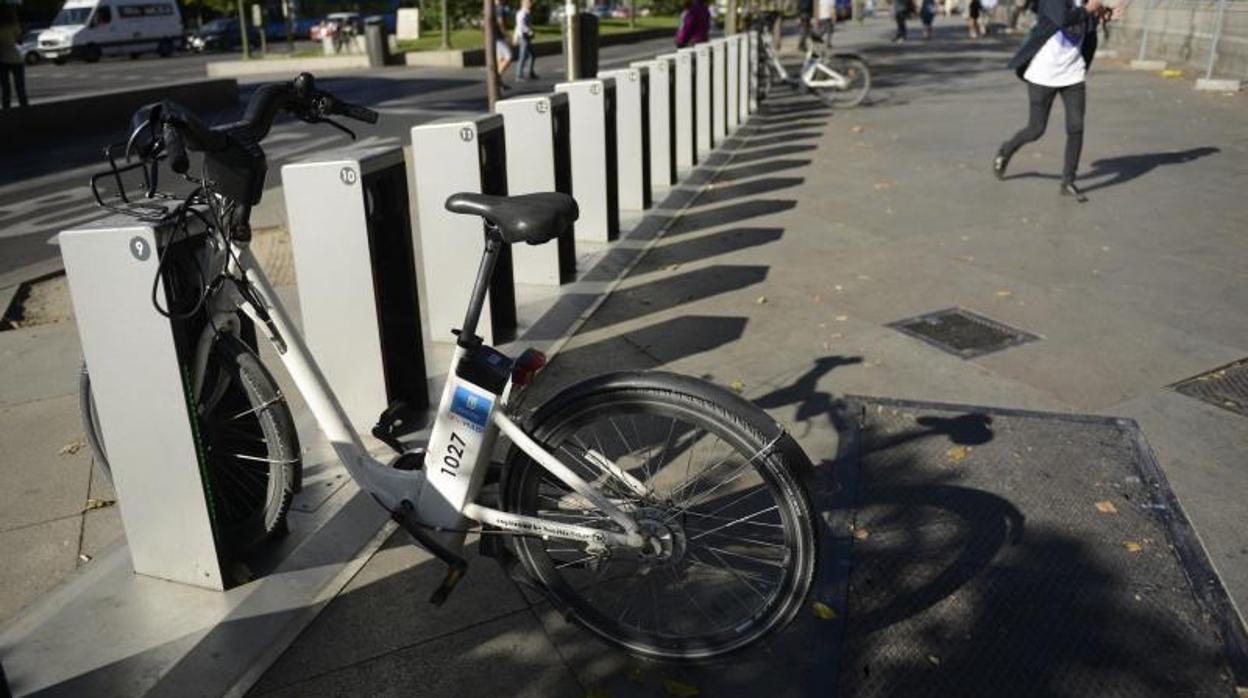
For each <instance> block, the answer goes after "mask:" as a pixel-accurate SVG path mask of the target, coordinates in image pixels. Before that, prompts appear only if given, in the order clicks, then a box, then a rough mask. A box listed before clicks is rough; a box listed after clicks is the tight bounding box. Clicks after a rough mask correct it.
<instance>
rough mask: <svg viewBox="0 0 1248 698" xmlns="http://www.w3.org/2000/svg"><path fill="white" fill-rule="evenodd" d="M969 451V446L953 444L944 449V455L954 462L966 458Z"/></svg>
mask: <svg viewBox="0 0 1248 698" xmlns="http://www.w3.org/2000/svg"><path fill="white" fill-rule="evenodd" d="M970 452H971V447H970V446H954V447H953V448H951V449H949V450H948V451H945V457H946V458H948V459H949V460H951V461H953V462H954V463H957V462H958V461H961V460H966V456H967V454H968V453H970Z"/></svg>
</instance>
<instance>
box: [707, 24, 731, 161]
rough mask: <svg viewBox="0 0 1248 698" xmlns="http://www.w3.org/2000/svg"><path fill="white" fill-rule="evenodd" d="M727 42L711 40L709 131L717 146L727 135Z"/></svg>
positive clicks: (713, 142) (713, 143)
mask: <svg viewBox="0 0 1248 698" xmlns="http://www.w3.org/2000/svg"><path fill="white" fill-rule="evenodd" d="M727 46H728V42H727V41H726V40H725V39H716V40H714V41H712V42H711V133H712V139H713V141H712V145H714V146H719V145H721V144H722V143H723V142H724V138H726V137H727V135H728V113H727V111H728V110H727V106H728V51H727Z"/></svg>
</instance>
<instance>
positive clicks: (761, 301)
mask: <svg viewBox="0 0 1248 698" xmlns="http://www.w3.org/2000/svg"><path fill="white" fill-rule="evenodd" d="M754 302H755V303H758V304H759V305H763V304H764V303H766V302H767V296H759V297H758V300H756V301H754Z"/></svg>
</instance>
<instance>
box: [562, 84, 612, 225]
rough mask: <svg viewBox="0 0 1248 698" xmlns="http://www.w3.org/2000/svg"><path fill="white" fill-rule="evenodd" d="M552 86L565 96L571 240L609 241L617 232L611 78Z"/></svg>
mask: <svg viewBox="0 0 1248 698" xmlns="http://www.w3.org/2000/svg"><path fill="white" fill-rule="evenodd" d="M555 91H556V92H562V93H564V94H566V95H567V96H568V114H569V117H570V121H571V124H572V125H571V129H570V137H571V143H572V196H574V197H576V203H577V205H578V206H579V207H580V209H581V216H580V218H579V219H578V220H577V222H576V225H575V230H576V239H577V240H578V241H581V240H584V241H588V242H600V243H601V242H610V241H612V240H614V239H615V238H616V237H618V236H619V234H620V203H619V188H618V183H617V181H616V173H617V170H616V167H617V163H616V153H617V151H616V135H615V81H614V80H600V79H590V80H574V81H572V82H561V83H559V84H557V85H555Z"/></svg>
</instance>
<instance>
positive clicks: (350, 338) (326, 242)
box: [282, 145, 429, 433]
mask: <svg viewBox="0 0 1248 698" xmlns="http://www.w3.org/2000/svg"><path fill="white" fill-rule="evenodd" d="M282 189H283V194H284V197H285V199H286V220H287V221H288V224H289V228H290V244H291V253H292V257H293V258H294V263H295V275H296V278H298V280H299V312H300V315H302V317H303V336H304V339H305V340H306V341H307V344H308V349H310V350H311V351H312V355H313V356H315V357H316V362H317V365H318V366H319V367H320V369H321V373H323V374H324V375H325V379H326V380H327V381H329V385H330V387H332V388H333V389H334V393H335V395H337V396H338V401H339V402H340V403H341V404H342V407H343V409H344V410H345V411H346V413H347V417H348V418H349V419H350V420H351V425H352V426H353V427H355V429H356V430H357V431H360V432H364V433H367V431H368V429H369V428H370V427H372V426H373V424H374V423H376V421H377V417H378V415H380V414H381V412H382V410H384V409H386V408H387V407H388V406H389V405H391V404H392V403H395V402H402V403H403V404H404V405H406V406H408V407H409V408H412V409H417V410H420V409H423V408H425V407H427V406H428V404H429V396H428V392H427V391H428V388H427V385H426V380H425V361H424V348H423V341H422V337H421V324H420V303H419V300H418V297H417V291H416V288H417V280H416V263H415V259H414V253H413V247H412V245H413V240H412V226H411V221H410V219H409V216H410V213H409V210H410V209H409V207H408V199H407V192H408V188H407V165H406V164H405V163H404V161H403V149H402V148H401V147H399V146H397V145H396V146H391V147H380V148H368V149H342V150H341V151H339V152H337V153H327V154H321V155H318V156H317V157H316V158H315V159H312V160H308V161H304V162H298V163H293V164H290V165H286V166H284V167H283V168H282Z"/></svg>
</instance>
